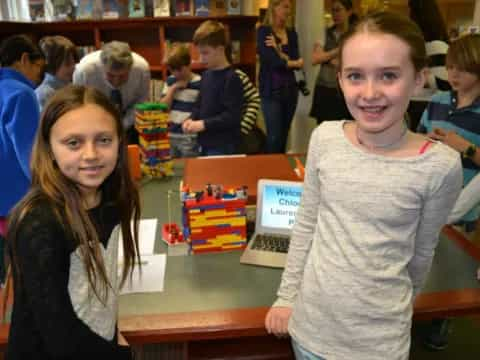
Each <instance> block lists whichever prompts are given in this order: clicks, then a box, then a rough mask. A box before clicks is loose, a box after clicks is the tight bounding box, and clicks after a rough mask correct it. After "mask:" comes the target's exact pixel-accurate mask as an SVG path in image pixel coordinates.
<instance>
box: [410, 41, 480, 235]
mask: <svg viewBox="0 0 480 360" xmlns="http://www.w3.org/2000/svg"><path fill="white" fill-rule="evenodd" d="M447 72H448V81H449V83H450V85H451V86H452V90H451V91H448V92H440V93H438V94H436V95H434V96H433V97H432V100H431V102H430V103H429V104H428V106H427V109H426V110H425V112H424V113H423V115H422V119H421V120H420V124H419V125H418V129H417V130H418V132H421V133H427V136H429V137H431V138H432V139H435V140H439V141H441V142H443V143H444V144H446V145H448V146H450V147H451V148H452V149H454V150H455V151H457V152H458V153H459V154H461V155H462V165H463V183H464V186H465V185H467V184H468V183H469V182H470V180H471V179H472V178H473V177H474V176H475V175H476V174H478V173H479V171H480V151H477V146H480V35H479V34H470V35H466V36H464V37H461V38H459V39H457V40H455V41H453V42H452V43H451V44H450V47H449V49H448V53H447ZM478 216H479V209H473V211H471V212H469V213H468V214H466V215H465V216H464V217H463V218H462V220H463V221H464V222H466V224H467V226H466V230H467V231H468V230H470V231H471V230H473V225H474V222H475V221H476V219H477V218H478Z"/></svg>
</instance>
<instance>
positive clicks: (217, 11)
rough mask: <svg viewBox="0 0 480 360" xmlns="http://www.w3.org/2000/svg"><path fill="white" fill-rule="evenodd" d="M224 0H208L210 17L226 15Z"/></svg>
mask: <svg viewBox="0 0 480 360" xmlns="http://www.w3.org/2000/svg"><path fill="white" fill-rule="evenodd" d="M226 5H227V4H226V3H225V0H210V12H209V15H210V16H224V15H227V7H226Z"/></svg>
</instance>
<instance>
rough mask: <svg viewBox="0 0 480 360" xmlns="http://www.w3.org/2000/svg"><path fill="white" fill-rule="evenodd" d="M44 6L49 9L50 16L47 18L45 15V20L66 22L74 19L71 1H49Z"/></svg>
mask: <svg viewBox="0 0 480 360" xmlns="http://www.w3.org/2000/svg"><path fill="white" fill-rule="evenodd" d="M46 6H48V7H49V8H51V15H50V16H47V14H46V18H48V19H47V20H53V21H68V20H73V18H74V15H75V7H74V6H73V3H72V0H49V3H48V4H46Z"/></svg>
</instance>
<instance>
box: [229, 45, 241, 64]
mask: <svg viewBox="0 0 480 360" xmlns="http://www.w3.org/2000/svg"><path fill="white" fill-rule="evenodd" d="M230 47H231V55H232V64H238V63H240V40H232V41H231V42H230Z"/></svg>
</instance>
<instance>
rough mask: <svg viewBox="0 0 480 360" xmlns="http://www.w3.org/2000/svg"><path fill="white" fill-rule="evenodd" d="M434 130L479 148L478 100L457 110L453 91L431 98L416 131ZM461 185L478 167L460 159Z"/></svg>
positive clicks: (468, 215)
mask: <svg viewBox="0 0 480 360" xmlns="http://www.w3.org/2000/svg"><path fill="white" fill-rule="evenodd" d="M434 128H441V129H445V130H453V131H455V132H456V133H457V134H458V135H460V136H461V137H463V138H464V139H466V140H467V141H469V142H471V143H472V144H475V145H476V146H477V147H480V98H477V99H476V100H475V101H474V102H473V103H472V104H471V105H469V106H465V107H462V108H460V109H459V108H457V94H456V92H454V91H445V92H439V93H437V94H435V95H434V96H433V97H432V100H431V101H430V103H429V104H428V106H427V108H426V109H425V111H424V112H423V115H422V118H421V120H420V123H419V124H418V128H417V131H418V132H421V133H429V132H431V131H433V129H434ZM462 166H463V184H464V186H465V185H467V184H468V183H469V182H470V180H471V179H472V178H473V177H474V176H475V175H476V174H478V173H479V171H480V167H479V166H478V165H477V164H475V163H474V162H473V161H472V160H470V159H466V158H462ZM475 213H476V214H478V213H479V211H475V212H471V213H469V214H467V215H466V216H465V217H464V218H463V220H467V221H471V220H474V219H476V218H477V217H478V215H475Z"/></svg>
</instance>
